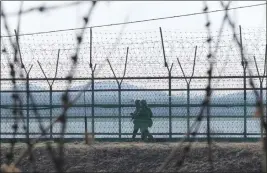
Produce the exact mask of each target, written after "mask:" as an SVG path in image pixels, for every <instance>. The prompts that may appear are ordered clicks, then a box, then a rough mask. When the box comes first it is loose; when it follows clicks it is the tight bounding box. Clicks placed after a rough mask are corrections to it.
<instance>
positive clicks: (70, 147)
mask: <svg viewBox="0 0 267 173" xmlns="http://www.w3.org/2000/svg"><path fill="white" fill-rule="evenodd" d="M177 145H178V144H177V143H142V142H139V143H138V142H122V143H116V142H113V143H108V142H103V143H99V142H95V143H94V145H91V146H88V145H86V144H83V143H76V144H73V143H68V144H66V146H65V149H64V152H65V165H64V170H65V171H66V172H73V171H75V172H76V171H78V172H90V171H94V172H154V171H156V170H157V168H158V167H159V166H160V165H161V164H162V163H163V162H164V159H165V158H166V156H167V155H168V154H169V153H170V151H171V149H172V148H173V147H174V146H177ZM53 146H55V145H53ZM8 147H9V144H2V147H1V164H2V163H3V162H5V154H6V151H7V148H8ZM26 147H27V145H26V144H21V143H20V144H17V145H16V147H15V157H16V156H18V155H19V153H20V152H22V151H23V150H25V148H26ZM212 151H213V157H214V168H215V171H216V172H260V171H261V167H260V163H261V157H262V155H261V144H260V143H216V144H215V145H213V147H212ZM179 152H181V150H178V152H177V157H179ZM207 152H208V148H207V144H206V143H198V142H196V143H194V144H193V148H192V150H191V152H190V153H189V155H188V157H187V158H186V160H185V163H184V165H183V166H182V167H181V169H180V171H179V172H185V171H186V172H207V171H208V170H209V163H208V156H207ZM33 153H34V156H35V158H36V165H37V170H38V171H41V172H54V171H55V169H54V165H53V164H54V163H53V162H52V160H51V158H49V154H48V153H47V152H46V149H45V144H44V143H40V144H37V145H36V149H35V150H34V152H33ZM18 168H20V169H21V170H22V171H23V172H24V171H29V170H28V168H29V161H28V160H27V159H24V160H23V162H22V163H21V164H20V165H18ZM165 171H168V172H177V171H178V170H177V166H176V165H174V161H173V162H171V163H170V164H169V165H168V166H167V168H166V169H165Z"/></svg>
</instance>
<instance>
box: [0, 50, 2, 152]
mask: <svg viewBox="0 0 267 173" xmlns="http://www.w3.org/2000/svg"><path fill="white" fill-rule="evenodd" d="M0 140H2V55H0ZM0 147H1V143H0Z"/></svg>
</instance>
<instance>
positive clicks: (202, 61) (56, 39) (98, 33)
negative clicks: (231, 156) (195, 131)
mask: <svg viewBox="0 0 267 173" xmlns="http://www.w3.org/2000/svg"><path fill="white" fill-rule="evenodd" d="M120 34H121V33H118V32H110V31H104V30H97V29H93V30H92V32H91V34H90V30H89V29H87V30H85V35H84V37H83V43H82V45H81V46H80V51H79V55H78V56H79V64H78V68H77V71H76V72H75V74H74V78H73V82H72V88H71V89H70V91H69V93H70V96H71V98H75V97H76V96H78V95H79V94H80V97H79V98H78V99H77V101H76V102H75V104H74V105H72V107H71V108H70V109H69V110H68V114H67V115H68V121H67V131H66V133H65V137H66V138H84V133H85V132H90V133H92V134H94V135H95V137H96V138H130V137H131V135H132V132H133V122H132V120H131V116H130V113H132V112H133V111H134V109H135V106H134V100H136V99H145V100H146V101H147V102H148V106H149V107H150V108H151V110H152V112H153V114H154V116H153V126H152V127H151V128H150V129H149V131H150V132H151V133H152V134H153V136H154V137H155V138H180V137H182V136H184V135H185V134H186V133H188V131H189V126H190V125H191V124H192V123H193V122H194V120H195V118H196V117H197V114H198V112H199V111H200V108H201V106H202V101H203V99H204V96H205V91H206V88H205V87H206V85H207V82H208V75H207V74H206V73H205V72H206V69H208V64H209V62H208V61H207V59H206V56H207V54H208V44H207V43H206V38H207V33H206V32H189V33H184V32H180V31H177V30H165V29H164V28H162V34H160V31H159V30H158V29H155V30H147V31H131V32H124V33H123V34H121V36H120ZM212 35H213V43H212V44H211V45H212V46H214V47H215V46H217V45H215V44H216V43H217V40H216V38H217V32H216V33H212ZM161 36H162V37H161ZM239 36H240V35H238V37H239ZM9 38H11V39H15V37H3V38H2V41H1V49H2V48H3V47H5V48H6V50H5V52H4V53H3V52H2V53H1V88H0V89H1V96H0V99H1V102H0V103H1V105H0V106H1V112H0V115H1V139H5V138H12V137H13V136H12V133H13V130H12V128H11V127H12V124H13V121H14V120H13V118H14V117H13V116H12V110H13V105H12V93H13V92H17V93H19V94H20V96H21V98H23V105H22V107H23V111H24V113H23V114H24V115H25V118H24V120H25V122H20V123H21V124H19V127H20V128H19V131H18V133H17V137H18V138H24V137H25V132H24V130H23V129H22V124H23V123H25V124H26V127H27V128H29V133H30V137H36V136H37V135H38V136H39V135H40V134H41V130H40V129H39V123H38V122H37V118H36V117H35V114H34V111H33V104H35V105H36V106H37V109H38V110H39V112H40V115H41V121H42V122H43V123H44V125H45V126H49V125H50V123H51V122H53V121H54V119H56V118H57V117H58V116H59V114H60V113H61V112H62V109H63V105H62V103H61V95H62V93H63V92H64V89H66V86H67V82H66V81H67V80H66V78H65V76H66V74H67V73H68V72H69V69H70V64H71V63H70V62H71V60H70V57H71V55H72V54H73V53H74V52H75V51H76V40H74V39H72V38H75V33H74V32H73V31H64V32H59V33H57V32H56V33H49V34H34V35H25V36H20V37H19V39H20V40H19V42H20V46H21V47H20V49H21V55H22V58H23V61H24V64H25V66H26V70H27V71H28V75H26V77H25V78H18V79H17V87H18V88H17V90H16V91H14V90H12V81H11V78H10V75H9V64H8V59H12V57H13V54H14V52H13V50H12V47H11V46H10V45H8V43H9ZM118 38H119V39H118ZM265 38H266V29H265V28H251V29H246V28H242V44H243V47H244V49H246V50H249V51H248V52H247V54H246V56H247V57H248V60H249V65H250V66H251V69H253V72H254V76H249V75H248V74H247V73H246V71H245V70H244V66H242V63H241V62H242V60H241V58H240V57H241V56H240V51H239V48H238V46H237V45H236V44H235V42H233V41H232V39H233V35H232V33H231V31H224V32H223V33H222V36H221V37H220V42H219V46H218V47H219V49H218V52H217V54H216V64H215V69H214V72H213V75H214V76H213V78H212V91H213V94H212V100H211V105H210V106H211V112H210V115H211V121H210V122H211V135H212V137H213V138H227V139H229V138H239V139H241V140H242V139H246V138H248V139H249V138H255V137H256V138H258V137H260V124H259V123H260V121H259V119H258V118H256V117H255V116H254V114H255V107H256V105H255V103H256V102H255V96H254V94H253V92H252V88H251V86H250V85H249V83H248V78H253V81H254V82H255V84H256V89H257V90H260V91H261V95H262V98H263V103H264V104H265V109H266V95H267V93H266V88H267V82H266V81H267V80H266V72H265V71H266V70H264V69H266V67H265V66H266V54H265V51H266V50H265V49H266V47H265V45H266V40H265ZM254 57H255V58H254ZM164 58H165V59H166V62H167V64H164ZM107 60H108V61H107ZM57 62H58V63H57ZM90 63H91V64H92V66H93V68H92V69H94V70H91V68H90ZM57 64H58V70H56V66H57ZM56 71H57V72H56ZM53 80H54V82H52V81H53ZM27 82H28V83H29V85H28V86H29V88H27V87H26V86H27V85H26V84H27ZM88 84H89V85H88ZM27 90H28V91H29V92H27ZM29 94H31V95H32V96H33V98H34V103H32V100H31V99H29ZM265 112H267V111H265ZM266 116H267V114H266ZM206 127H207V124H206V121H202V124H201V127H200V130H199V133H200V135H198V137H199V138H202V137H203V138H205V136H206V135H205V134H206ZM59 129H60V127H59V125H57V124H55V126H53V127H51V129H50V132H49V133H48V134H49V135H47V136H45V137H46V138H57V136H59V134H60V132H59Z"/></svg>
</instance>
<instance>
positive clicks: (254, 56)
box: [253, 56, 262, 82]
mask: <svg viewBox="0 0 267 173" xmlns="http://www.w3.org/2000/svg"><path fill="white" fill-rule="evenodd" d="M253 59H254V62H255V66H256V69H257V73H258V76H260V72H259V68H258V64H257V61H256V58H255V56H253ZM259 80H260V82H262V81H261V80H262V78H261V77H259Z"/></svg>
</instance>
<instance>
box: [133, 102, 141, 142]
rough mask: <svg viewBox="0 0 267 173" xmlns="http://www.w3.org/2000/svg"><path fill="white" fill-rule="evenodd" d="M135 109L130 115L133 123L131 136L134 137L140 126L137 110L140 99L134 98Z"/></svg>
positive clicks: (138, 109)
mask: <svg viewBox="0 0 267 173" xmlns="http://www.w3.org/2000/svg"><path fill="white" fill-rule="evenodd" d="M135 106H136V107H135V111H134V113H131V115H132V120H133V123H134V130H133V136H132V138H133V139H134V138H135V137H136V134H137V132H138V130H139V128H140V121H139V119H140V117H139V111H140V107H141V105H140V100H135Z"/></svg>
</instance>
